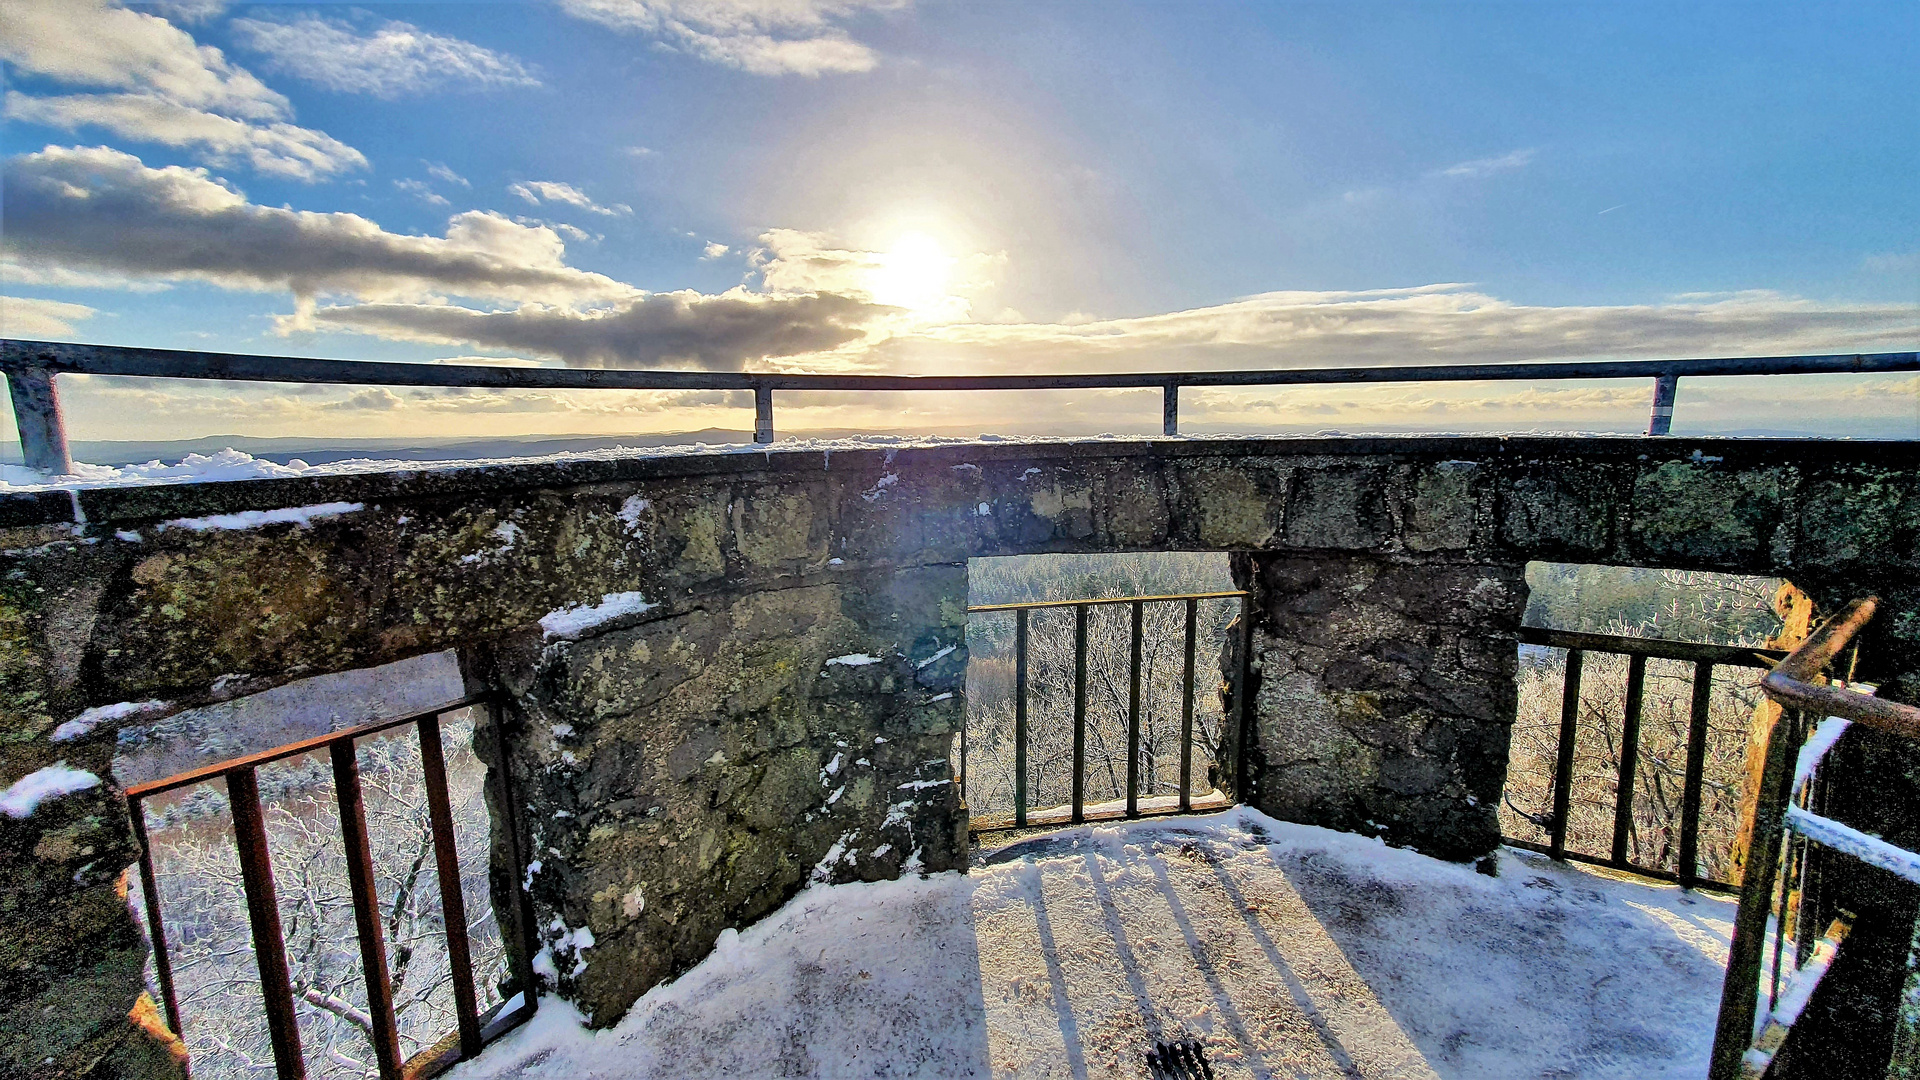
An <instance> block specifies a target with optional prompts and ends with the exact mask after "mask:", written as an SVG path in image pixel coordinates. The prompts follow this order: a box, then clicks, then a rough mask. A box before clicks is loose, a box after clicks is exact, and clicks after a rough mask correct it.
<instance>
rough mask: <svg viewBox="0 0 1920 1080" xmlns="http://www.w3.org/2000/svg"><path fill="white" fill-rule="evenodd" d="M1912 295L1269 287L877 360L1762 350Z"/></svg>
mask: <svg viewBox="0 0 1920 1080" xmlns="http://www.w3.org/2000/svg"><path fill="white" fill-rule="evenodd" d="M1916 337H1920V311H1916V310H1915V308H1914V307H1913V305H1911V304H1898V303H1882V304H1871V303H1833V302H1823V301H1814V300H1803V299H1800V298H1797V297H1790V296H1782V295H1778V294H1774V293H1766V292H1748V293H1741V294H1738V295H1735V296H1732V297H1727V298H1722V299H1717V300H1697V301H1685V302H1675V303H1666V304H1635V305H1615V306H1597V305H1595V306H1569V307H1543V306H1529V305H1521V304H1512V303H1508V302H1507V301H1504V300H1501V299H1499V298H1497V297H1494V296H1489V295H1486V294H1484V293H1479V292H1475V291H1472V290H1470V289H1468V288H1467V287H1465V286H1461V285H1444V284H1443V285H1428V286H1422V287H1419V288H1411V289H1381V290H1374V291H1367V292H1275V293H1263V294H1261V295H1258V296H1250V297H1246V298H1244V299H1240V300H1236V301H1233V302H1231V303H1227V304H1219V305H1214V306H1209V307H1202V308H1194V309H1190V310H1186V311H1175V312H1168V313H1165V314H1160V315H1148V316H1141V317H1137V318H1125V319H1099V320H1094V321H1091V322H1086V323H1079V324H1076V325H1067V324H1062V323H1038V324H1036V323H1026V324H1014V325H1000V324H990V323H956V324H952V325H946V326H940V327H933V328H928V329H924V330H920V331H918V332H915V333H911V334H899V335H896V336H895V337H893V338H892V339H891V340H889V341H888V342H886V343H884V344H882V345H880V346H879V347H878V350H877V355H876V357H875V362H876V363H877V364H881V365H884V366H897V367H904V368H907V369H910V370H922V369H934V368H937V367H939V366H941V365H963V366H965V367H966V368H968V369H970V370H977V371H1032V370H1050V371H1074V370H1078V371H1090V370H1091V371H1111V370H1121V369H1131V370H1180V369H1205V368H1243V367H1244V368H1269V367H1342V366H1349V365H1380V364H1414V363H1477V362H1501V361H1520V360H1571V359H1582V358H1603V357H1676V358H1679V357H1695V356H1742V355H1747V356H1760V355H1791V354H1797V353H1834V352H1860V351H1871V350H1877V349H1884V348H1895V347H1910V346H1905V345H1903V344H1902V343H1910V342H1912V341H1913V340H1914V339H1915V338H1916Z"/></svg>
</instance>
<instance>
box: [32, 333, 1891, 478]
mask: <svg viewBox="0 0 1920 1080" xmlns="http://www.w3.org/2000/svg"><path fill="white" fill-rule="evenodd" d="M0 371H4V372H5V373H6V376H7V385H8V389H9V391H10V392H11V393H12V396H13V405H14V416H15V418H16V420H17V422H18V424H19V429H20V443H21V449H22V451H23V453H24V454H25V457H26V461H27V464H28V465H29V466H31V467H33V468H36V469H42V470H44V471H50V472H62V473H64V472H68V471H70V470H71V468H72V461H71V459H70V456H69V454H68V450H67V440H66V430H65V426H64V422H63V421H62V419H61V416H60V400H59V395H58V393H57V391H56V388H55V376H56V375H59V374H61V373H69V374H84V375H122V376H127V375H131V376H143V377H148V378H168V379H216V380H230V381H243V382H298V383H334V384H344V385H359V386H369V385H372V386H459V387H482V388H495V389H549V390H559V389H574V390H588V389H601V390H751V391H753V398H754V432H753V439H754V441H755V442H758V443H770V442H772V441H773V392H774V391H775V390H866V391H892V390H1062V389H1133V388H1141V389H1144V388H1152V387H1159V388H1160V390H1161V392H1162V410H1161V428H1162V431H1163V432H1164V433H1165V434H1167V435H1176V434H1178V433H1179V415H1180V388H1181V387H1183V386H1200V387H1207V386H1214V387H1218V386H1306V385H1328V384H1339V385H1344V384H1353V383H1406V382H1486V381H1510V380H1516V379H1620V378H1651V379H1653V380H1654V394H1653V407H1652V414H1651V417H1650V419H1649V421H1648V423H1647V434H1648V435H1665V434H1667V433H1668V431H1669V430H1670V429H1671V423H1672V419H1673V401H1674V394H1675V392H1676V391H1675V388H1676V386H1677V385H1678V380H1679V379H1680V377H1681V376H1683V375H1684V376H1707V375H1713V376H1721V375H1813V374H1833V373H1845V374H1861V373H1866V372H1891V371H1920V352H1879V353H1827V354H1809V355H1798V356H1742V357H1709V358H1696V359H1675V360H1599V361H1571V362H1560V361H1552V362H1518V363H1499V364H1431V365H1425V364H1412V365H1383V366H1378V367H1342V368H1291V369H1271V368H1269V369H1236V370H1225V371H1156V372H1146V371H1142V372H1088V373H1083V374H1054V375H855V374H847V375H813V374H801V373H787V372H772V371H764V372H763V371H643V370H634V369H626V368H548V367H493V366H483V365H477V364H412V363H392V362H387V361H358V360H325V359H317V358H312V357H297V356H260V355H254V354H244V353H219V352H198V351H190V350H180V349H149V348H131V347H125V346H117V345H85V344H77V343H71V342H53V341H29V340H24V339H0Z"/></svg>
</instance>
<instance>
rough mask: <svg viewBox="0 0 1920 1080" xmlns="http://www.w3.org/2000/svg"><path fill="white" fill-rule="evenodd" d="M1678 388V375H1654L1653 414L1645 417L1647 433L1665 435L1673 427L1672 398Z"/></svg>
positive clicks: (1677, 391)
mask: <svg viewBox="0 0 1920 1080" xmlns="http://www.w3.org/2000/svg"><path fill="white" fill-rule="evenodd" d="M1679 390H1680V376H1678V375H1656V376H1654V379H1653V415H1652V416H1650V417H1648V418H1647V434H1649V435H1665V434H1666V433H1667V432H1668V430H1669V429H1671V428H1672V427H1673V399H1674V396H1675V395H1676V394H1678V393H1679Z"/></svg>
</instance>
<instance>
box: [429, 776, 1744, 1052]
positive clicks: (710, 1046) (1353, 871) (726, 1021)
mask: <svg viewBox="0 0 1920 1080" xmlns="http://www.w3.org/2000/svg"><path fill="white" fill-rule="evenodd" d="M1732 915H1733V902H1732V901H1731V900H1728V899H1722V898H1719V897H1715V896H1710V895H1707V894H1700V893H1694V894H1687V893H1682V892H1680V891H1679V890H1678V889H1675V888H1671V887H1663V886H1660V885H1657V884H1641V883H1637V882H1631V881H1626V880H1621V879H1617V878H1613V877H1609V876H1605V875H1602V874H1600V873H1596V872H1592V871H1588V870H1584V869H1579V868H1575V867H1570V866H1557V865H1554V864H1552V863H1550V862H1548V861H1547V860H1545V859H1543V858H1539V857H1536V856H1532V855H1529V854H1525V853H1520V852H1515V851H1511V850H1509V851H1503V852H1502V853H1501V855H1500V874H1499V876H1498V877H1497V878H1489V877H1486V876H1483V875H1480V874H1476V873H1474V872H1473V870H1472V869H1471V868H1467V867H1461V866H1456V865H1454V864H1450V863H1443V862H1438V861H1435V860H1432V859H1427V858H1425V857H1422V856H1420V855H1416V854H1413V853H1411V852H1406V851H1399V850H1394V849H1389V848H1386V847H1384V846H1382V845H1381V844H1379V843H1377V842H1373V841H1369V840H1364V839H1361V838H1359V837H1354V836H1350V835H1347V834H1343V833H1335V832H1329V831H1326V830H1322V829H1314V828H1308V827H1304V826H1297V825H1288V824H1283V823H1279V822H1275V821H1273V820H1271V819H1269V818H1266V817H1264V816H1262V815H1260V814H1258V813H1254V812H1252V811H1248V810H1243V809H1236V810H1232V811H1228V812H1226V813H1222V814H1216V815H1212V816H1207V817H1178V818H1162V819H1158V820H1150V821H1142V822H1134V823H1130V824H1122V825H1111V826H1092V827H1085V828H1078V829H1070V830H1064V831H1061V832H1057V833H1052V834H1048V835H1046V836H1042V837H1037V838H1031V839H1027V840H1024V841H1021V842H1019V843H1018V844H1015V845H1013V846H1012V847H1010V848H1008V849H1005V850H1002V851H1000V852H996V853H993V854H991V855H989V856H988V857H987V859H986V860H985V864H984V865H980V866H976V867H975V868H974V870H973V871H972V873H970V874H968V875H964V876H963V875H960V874H951V873H950V874H939V875H934V876H932V877H929V878H925V879H909V880H906V881H898V882H885V883H881V884H875V885H845V886H837V887H832V888H826V887H815V888H812V889H809V890H807V891H805V892H803V893H801V894H800V895H799V896H798V897H796V898H795V899H794V900H793V901H792V902H791V903H789V904H788V905H787V906H786V907H784V908H782V909H781V910H780V911H779V912H777V913H775V914H774V915H773V916H771V917H769V918H768V919H766V920H764V921H762V922H761V923H759V924H756V925H755V926H753V927H751V928H749V929H748V930H747V931H745V932H744V933H740V934H737V935H736V934H733V933H729V934H727V935H726V937H725V938H724V939H723V940H722V942H721V943H720V946H719V948H718V949H717V950H716V952H715V953H714V955H713V956H711V957H709V958H708V959H707V960H706V961H705V962H704V963H702V964H701V965H700V966H699V967H697V968H695V969H694V970H693V971H691V972H689V973H688V974H687V975H685V976H683V977H682V978H680V979H679V980H677V981H676V982H674V983H671V984H669V985H666V986H661V987H656V988H655V989H654V991H653V992H652V993H649V994H648V995H647V996H646V997H644V998H642V999H641V1000H640V1002H639V1003H638V1004H636V1005H635V1007H634V1008H633V1010H632V1011H631V1012H630V1013H629V1014H628V1015H627V1017H626V1018H625V1019H624V1020H623V1021H622V1022H621V1023H620V1024H618V1025H616V1026H615V1027H613V1028H611V1029H608V1030H605V1031H601V1032H590V1031H587V1030H585V1029H583V1028H581V1027H580V1026H579V1022H578V1015H577V1014H575V1013H574V1012H573V1011H572V1010H571V1009H570V1008H569V1007H567V1006H566V1005H565V1004H564V1003H561V1002H558V1001H552V1000H550V1001H547V1002H545V1003H543V1006H542V1008H541V1010H540V1013H539V1014H538V1016H536V1017H535V1019H534V1020H533V1021H532V1022H530V1023H529V1024H528V1025H526V1026H525V1027H523V1028H521V1029H520V1030H518V1031H516V1032H514V1033H513V1034H511V1035H509V1036H508V1037H506V1038H505V1039H503V1040H502V1041H501V1042H500V1043H498V1044H496V1045H495V1046H493V1047H491V1048H489V1049H488V1051H487V1052H486V1053H485V1054H484V1055H483V1056H482V1057H481V1058H479V1059H478V1060H476V1061H473V1062H469V1063H467V1064H466V1065H464V1066H462V1067H460V1068H458V1069H456V1070H455V1071H454V1072H453V1073H452V1074H451V1075H452V1076H454V1077H458V1078H461V1080H478V1078H493V1077H501V1078H505V1077H581V1078H589V1077H592V1078H604V1080H615V1078H653V1077H676V1078H677V1077H763V1076H764V1077H835V1078H837V1077H908V1076H926V1077H1076V1078H1078V1077H1129V1078H1140V1077H1145V1076H1146V1075H1147V1070H1146V1067H1145V1059H1144V1055H1145V1051H1146V1048H1147V1045H1148V1042H1149V1040H1150V1039H1152V1038H1156V1037H1157V1038H1165V1039H1174V1038H1196V1039H1199V1040H1200V1041H1201V1042H1202V1043H1204V1044H1205V1046H1206V1049H1207V1057H1208V1059H1209V1061H1211V1062H1212V1063H1213V1066H1214V1070H1215V1073H1216V1075H1218V1076H1220V1077H1223V1078H1226V1077H1236V1078H1238V1077H1315V1078H1318V1077H1446V1078H1450V1080H1451V1078H1463V1080H1464V1078H1477V1077H1487V1078H1499V1080H1505V1078H1519V1077H1567V1078H1572V1077H1623V1078H1625V1077H1634V1078H1654V1077H1687V1078H1693V1077H1698V1076H1702V1075H1705V1071H1706V1059H1707V1052H1708V1048H1709V1045H1710V1042H1711V1038H1712V1030H1713V1019H1714V1012H1715V1009H1716V1007H1717V1005H1718V1000H1719V992H1720V979H1721V971H1722V966H1723V965H1724V963H1725V957H1726V948H1727V938H1728V935H1729V933H1730V927H1731V920H1732ZM587 956H588V959H589V960H591V956H592V954H591V952H589V953H588V954H587Z"/></svg>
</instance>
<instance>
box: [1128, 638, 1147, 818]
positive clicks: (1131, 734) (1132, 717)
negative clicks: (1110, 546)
mask: <svg viewBox="0 0 1920 1080" xmlns="http://www.w3.org/2000/svg"><path fill="white" fill-rule="evenodd" d="M1145 609H1146V605H1145V604H1143V603H1141V602H1140V601H1138V600H1135V601H1134V602H1133V640H1132V643H1131V647H1130V649H1129V651H1128V656H1129V662H1128V666H1129V667H1130V668H1131V669H1132V675H1133V677H1132V681H1131V685H1130V686H1129V687H1128V690H1127V816H1128V817H1139V816H1140V654H1141V651H1142V649H1141V645H1142V641H1141V638H1142V630H1141V617H1142V614H1143V612H1144V611H1145Z"/></svg>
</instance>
